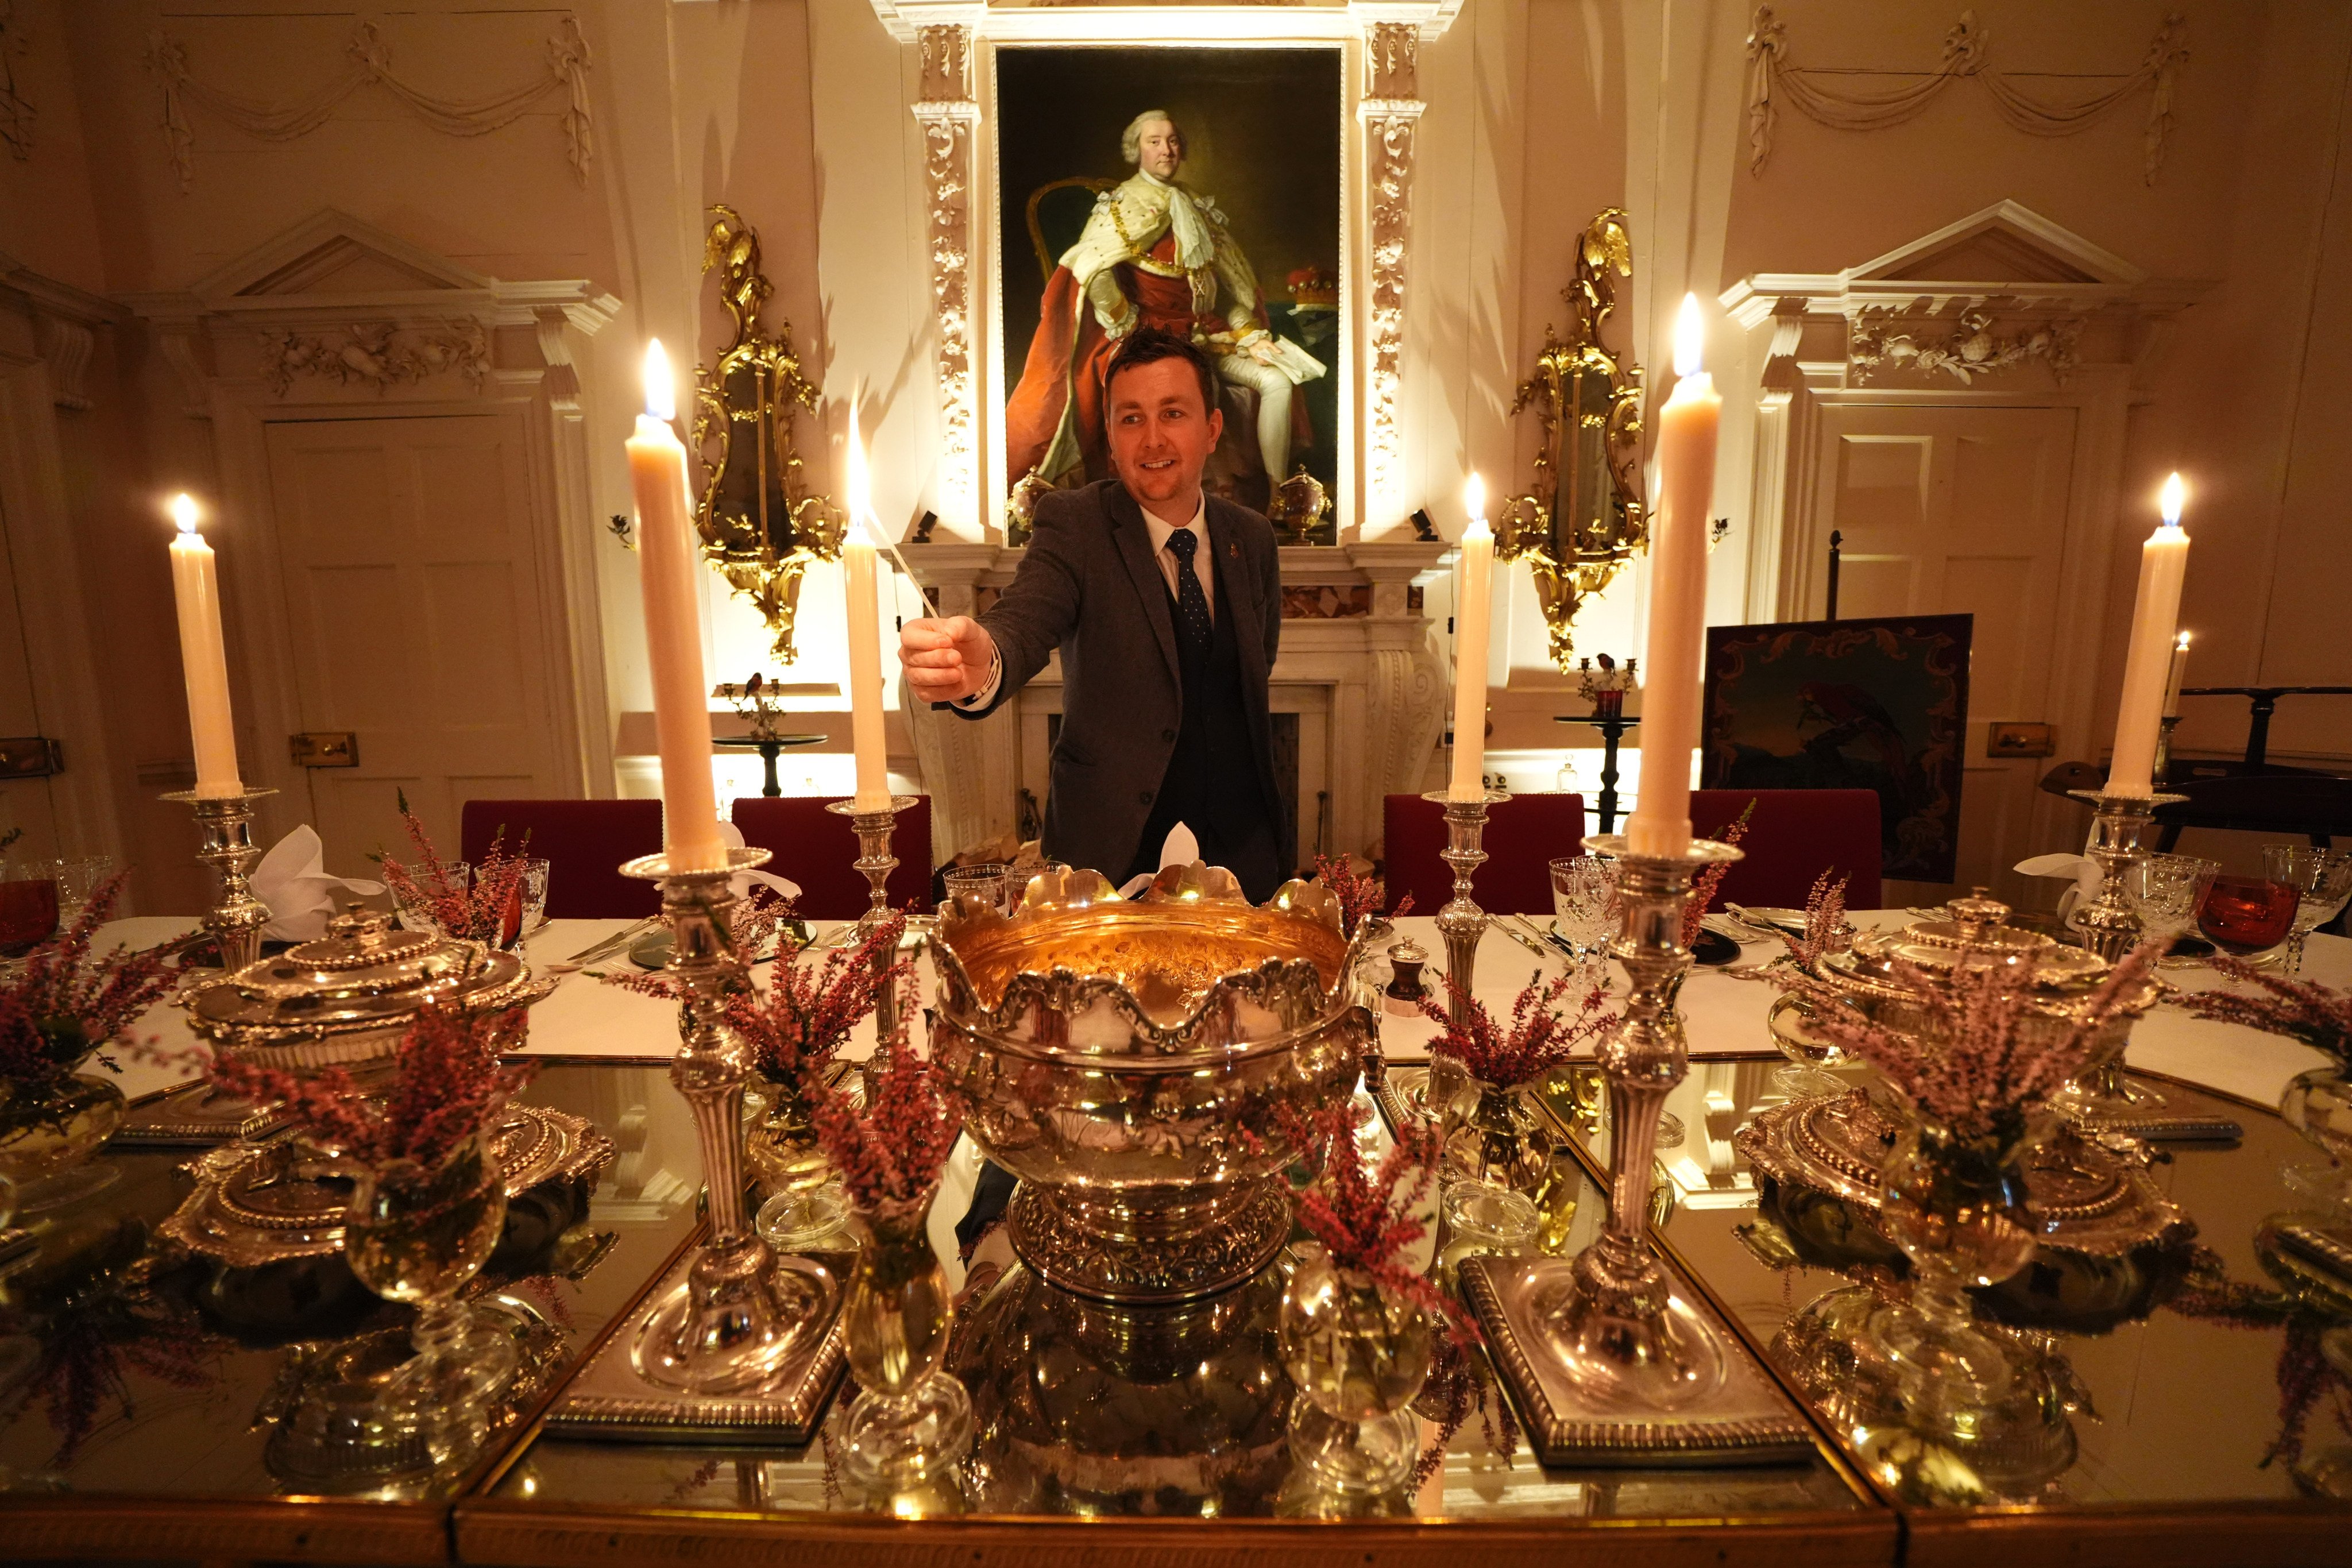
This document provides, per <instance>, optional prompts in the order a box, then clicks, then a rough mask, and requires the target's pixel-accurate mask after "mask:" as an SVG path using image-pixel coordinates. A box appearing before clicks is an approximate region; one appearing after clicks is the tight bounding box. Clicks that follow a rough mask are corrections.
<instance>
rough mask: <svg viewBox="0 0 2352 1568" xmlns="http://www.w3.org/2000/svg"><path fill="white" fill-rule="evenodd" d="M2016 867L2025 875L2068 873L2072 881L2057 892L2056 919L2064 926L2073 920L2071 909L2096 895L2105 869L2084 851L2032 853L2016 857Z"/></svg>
mask: <svg viewBox="0 0 2352 1568" xmlns="http://www.w3.org/2000/svg"><path fill="white" fill-rule="evenodd" d="M2016 868H2017V870H2018V871H2020V872H2021V873H2022V874H2023V875H2025V876H2028V877H2071V878H2073V879H2074V886H2073V887H2071V888H2069V889H2066V890H2065V891H2064V892H2063V893H2061V894H2059V895H2058V921H2059V923H2060V924H2062V925H2064V926H2068V927H2070V928H2071V927H2072V926H2073V925H2074V910H2075V909H2076V908H2077V907H2078V906H2079V905H2081V904H2082V903H2083V902H2084V900H2095V899H2096V898H2097V897H2098V896H2099V884H2100V883H2101V882H2104V881H2105V880H2106V873H2105V872H2104V871H2101V870H2100V869H2099V863H2098V862H2097V861H2096V860H2094V859H2092V858H2090V857H2089V856H2088V855H2036V856H2034V857H2033V858H2032V859H2030V860H2020V861H2019V862H2018V863H2017V867H2016Z"/></svg>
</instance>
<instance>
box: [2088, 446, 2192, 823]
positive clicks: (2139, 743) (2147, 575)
mask: <svg viewBox="0 0 2352 1568" xmlns="http://www.w3.org/2000/svg"><path fill="white" fill-rule="evenodd" d="M2187 497H2188V492H2187V490H2186V489H2185V488H2184V487H2183V486H2182V485H2181V483H2180V476H2179V474H2175V475H2173V476H2172V477H2171V478H2170V479H2167V480H2165V481H2164V494H2163V497H2162V499H2161V500H2160V502H2159V504H2160V505H2161V506H2162V507H2163V509H2164V521H2162V522H2160V523H2158V524H2157V528H2156V531H2155V532H2154V533H2151V534H2149V535H2148V536H2147V543H2145V544H2143V545H2141V546H2140V549H2139V597H2138V601H2137V603H2136V604H2135V605H2133V606H2132V624H2131V642H2130V644H2129V651H2128V652H2127V653H2126V657H2125V659H2124V698H2123V701H2122V702H2121V703H2120V704H2119V705H2117V707H2116V750H2115V756H2114V758H2113V760H2112V761H2110V762H2109V763H2108V764H2107V793H2108V794H2109V795H2131V796H2136V797H2137V798H2141V799H2145V798H2147V796H2149V795H2154V794H2155V793H2156V784H2155V778H2154V774H2155V770H2156V737H2157V731H2158V729H2159V728H2160V727H2161V721H2162V719H2163V717H2164V704H2165V687H2166V685H2167V684H2168V676H2169V671H2170V668H2171V661H2172V656H2173V653H2174V651H2175V650H2174V647H2173V633H2174V632H2175V630H2176V629H2177V628H2178V627H2179V621H2180V580H2181V579H2182V578H2183V577H2184V576H2186V575H2187V574H2188V571H2189V532H2188V531H2187V530H2186V529H2184V528H2182V527H2181V526H2180V508H2181V503H2182V502H2183V501H2184V500H2187Z"/></svg>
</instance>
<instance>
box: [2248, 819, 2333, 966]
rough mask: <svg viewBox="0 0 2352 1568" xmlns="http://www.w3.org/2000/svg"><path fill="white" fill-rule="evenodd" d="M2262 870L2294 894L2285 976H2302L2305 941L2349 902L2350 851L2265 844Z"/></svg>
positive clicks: (2305, 845)
mask: <svg viewBox="0 0 2352 1568" xmlns="http://www.w3.org/2000/svg"><path fill="white" fill-rule="evenodd" d="M2263 873H2264V874H2265V875H2267V876H2268V877H2269V878H2270V879H2271V880H2272V881H2273V882H2279V883H2284V885H2285V886H2287V887H2290V888H2293V889H2294V891H2295V909H2294V931H2293V932H2292V933H2290V934H2289V935H2288V937H2287V939H2286V972H2287V973H2288V974H2290V975H2294V974H2300V973H2303V944H2304V941H2305V938H2307V937H2309V936H2310V935H2311V933H2312V932H2313V931H2315V930H2317V929H2318V928H2319V927H2321V926H2324V925H2326V923H2327V922H2328V921H2332V920H2334V919H2335V918H2336V914H2337V913H2338V912H2339V911H2340V910H2342V909H2343V908H2344V906H2345V905H2346V904H2347V902H2352V851H2346V850H2342V849H2319V848H2315V847H2312V846H2310V845H2307V844H2266V845H2264V846H2263Z"/></svg>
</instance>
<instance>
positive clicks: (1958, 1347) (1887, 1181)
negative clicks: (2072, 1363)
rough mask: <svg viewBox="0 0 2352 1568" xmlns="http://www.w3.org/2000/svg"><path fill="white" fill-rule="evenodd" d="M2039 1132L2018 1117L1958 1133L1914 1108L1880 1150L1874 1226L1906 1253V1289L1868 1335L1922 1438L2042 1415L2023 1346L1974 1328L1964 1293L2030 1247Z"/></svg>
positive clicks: (2012, 1264)
mask: <svg viewBox="0 0 2352 1568" xmlns="http://www.w3.org/2000/svg"><path fill="white" fill-rule="evenodd" d="M2043 1130H2044V1119H2043V1118H2041V1117H2033V1118H2031V1119H2028V1118H2025V1117H2019V1118H2016V1119H2014V1121H2013V1124H2012V1125H2011V1126H2010V1127H2008V1128H2006V1129H2005V1130H2003V1131H1998V1132H1994V1133H1991V1134H1987V1135H1983V1136H1979V1137H1964V1136H1962V1135H1960V1134H1959V1133H1958V1132H1956V1131H1953V1130H1952V1129H1951V1128H1949V1127H1947V1126H1945V1125H1944V1124H1943V1123H1941V1122H1939V1121H1936V1120H1934V1119H1932V1118H1930V1117H1927V1116H1924V1115H1920V1114H1918V1113H1917V1112H1916V1111H1914V1112H1913V1113H1912V1114H1911V1115H1910V1117H1909V1119H1908V1120H1907V1121H1906V1123H1905V1125H1904V1126H1903V1127H1902V1129H1901V1131H1900V1132H1899V1133H1898V1134H1897V1136H1896V1139H1895V1147H1894V1148H1893V1149H1892V1150H1891V1151H1890V1152H1888V1154H1887V1157H1886V1163H1885V1166H1884V1167H1883V1169H1882V1172H1881V1176H1880V1189H1879V1223H1880V1226H1881V1227H1882V1228H1883V1229H1884V1230H1885V1232H1886V1236H1887V1239H1889V1240H1890V1241H1892V1242H1894V1243H1895V1246H1897V1247H1901V1248H1902V1249H1903V1254H1904V1256H1905V1257H1906V1258H1907V1259H1909V1261H1910V1265H1911V1270H1910V1292H1909V1296H1908V1299H1907V1300H1905V1301H1902V1302H1899V1303H1896V1304H1893V1305H1890V1306H1888V1307H1886V1308H1885V1309H1883V1310H1880V1311H1879V1312H1878V1313H1877V1314H1876V1315H1875V1317H1874V1319H1873V1320H1872V1333H1873V1335H1874V1338H1875V1340H1876V1342H1877V1347H1878V1349H1879V1351H1880V1352H1881V1353H1883V1355H1884V1356H1885V1361H1886V1363H1887V1364H1888V1365H1889V1366H1890V1367H1891V1368H1892V1369H1893V1371H1894V1373H1895V1384H1896V1387H1897V1390H1898V1392H1899V1394H1900V1396H1901V1399H1902V1402H1903V1407H1904V1413H1905V1416H1906V1424H1907V1425H1908V1426H1909V1427H1910V1428H1911V1429H1912V1430H1913V1431H1915V1432H1916V1433H1918V1434H1920V1435H1921V1436H1927V1437H1929V1438H1931V1439H1935V1440H1939V1441H1943V1442H1947V1443H1950V1444H1956V1445H1968V1444H1972V1443H1979V1442H1985V1441H1988V1440H1990V1439H1992V1438H1993V1437H1994V1436H1996V1435H1998V1434H2006V1433H2007V1432H2008V1430H2009V1429H2010V1428H2011V1427H2013V1426H2016V1425H2017V1424H2018V1423H2020V1422H2025V1421H2039V1420H2040V1419H2041V1418H2042V1410H2041V1404H2040V1402H2039V1401H2038V1400H2037V1399H2035V1398H2033V1397H2032V1394H2031V1391H2030V1390H2028V1389H2026V1388H2025V1386H2024V1383H2023V1379H2022V1377H2021V1370H2022V1362H2023V1358H2022V1356H2021V1352H2020V1350H2019V1347H2018V1346H2017V1344H2016V1343H2015V1342H2013V1341H2011V1340H2010V1339H2008V1338H2006V1337H2005V1336H2003V1335H2000V1334H1999V1333H1997V1332H1989V1331H1986V1330H1985V1329H1983V1328H1980V1327H1979V1326H1978V1324H1977V1322H1976V1312H1975V1308H1974V1306H1973V1304H1972V1303H1971V1302H1970V1301H1969V1297H1968V1295H1967V1291H1968V1290H1969V1288H1970V1287H1972V1286H1974V1287H1982V1286H1990V1285H1997V1284H1999V1283H2000V1282H2001V1281H2002V1280H2004V1279H2008V1278H2009V1277H2010V1276H2011V1275H2013V1274H2015V1273H2016V1272H2017V1271H2018V1270H2019V1269H2021V1268H2024V1267H2025V1265H2026V1263H2027V1262H2028V1261H2029V1260H2030V1259H2031V1258H2032V1256H2033V1249H2034V1246H2035V1232H2036V1227H2035V1225H2034V1223H2033V1220H2032V1216H2031V1215H2029V1214H2028V1212H2027V1210H2026V1206H2025V1205H2026V1195H2025V1159H2026V1154H2027V1152H2028V1151H2029V1150H2030V1149H2031V1147H2032V1144H2033V1142H2035V1141H2036V1139H2037V1137H2038V1136H2039V1135H2040V1133H2041V1132H2042V1131H2043Z"/></svg>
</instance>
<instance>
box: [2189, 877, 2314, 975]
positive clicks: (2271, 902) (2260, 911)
mask: <svg viewBox="0 0 2352 1568" xmlns="http://www.w3.org/2000/svg"><path fill="white" fill-rule="evenodd" d="M2302 902H2303V897H2302V895H2301V894H2300V893H2298V892H2297V891H2296V890H2295V889H2293V888H2291V887H2288V886H2287V885H2286V884H2285V883H2284V882H2273V881H2271V880H2270V879H2267V878H2263V877H2216V878H2214V879H2213V889H2212V891H2211V892H2210V893H2208V894H2206V896H2205V903H2204V907H2203V908H2201V909H2200V910H2198V911H2197V929H2198V930H2199V931H2203V932H2204V933H2205V935H2206V937H2207V938H2208V939H2209V940H2210V941H2211V942H2212V943H2213V945H2214V946H2216V947H2218V948H2221V950H2222V951H2223V952H2234V953H2236V954H2237V955H2238V956H2239V957H2241V958H2243V957H2246V956H2248V955H2249V954H2252V953H2257V952H2267V951H2269V950H2270V949H2272V948H2273V947H2276V946H2277V945H2278V944H2279V943H2281V942H2284V941H2285V940H2286V939H2287V933H2288V932H2290V931H2293V930H2294V915H2295V910H2296V909H2297V908H2299V907H2300V906H2301V904H2302Z"/></svg>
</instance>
